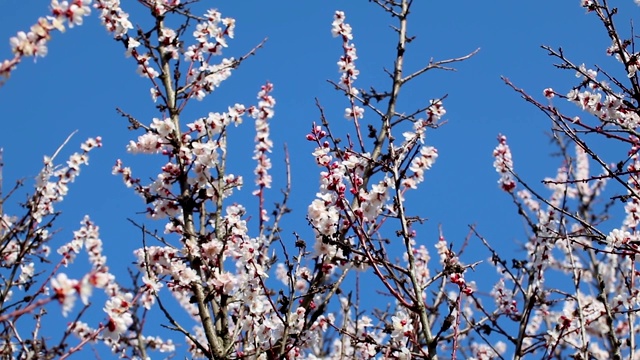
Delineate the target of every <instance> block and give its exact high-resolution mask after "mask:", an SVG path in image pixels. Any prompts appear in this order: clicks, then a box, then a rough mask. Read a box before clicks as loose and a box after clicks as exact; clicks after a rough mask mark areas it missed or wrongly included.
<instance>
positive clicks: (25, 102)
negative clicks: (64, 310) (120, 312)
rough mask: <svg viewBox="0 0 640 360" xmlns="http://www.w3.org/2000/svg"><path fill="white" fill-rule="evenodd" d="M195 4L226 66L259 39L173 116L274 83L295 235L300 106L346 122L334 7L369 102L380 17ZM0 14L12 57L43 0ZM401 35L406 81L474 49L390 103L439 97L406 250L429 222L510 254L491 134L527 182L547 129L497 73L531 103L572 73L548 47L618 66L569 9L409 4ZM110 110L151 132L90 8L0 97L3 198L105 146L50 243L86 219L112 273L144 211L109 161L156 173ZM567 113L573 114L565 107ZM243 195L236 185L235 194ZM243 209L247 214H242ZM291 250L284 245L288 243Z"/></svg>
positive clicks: (593, 24) (373, 10)
mask: <svg viewBox="0 0 640 360" xmlns="http://www.w3.org/2000/svg"><path fill="white" fill-rule="evenodd" d="M124 3H129V2H124ZM206 3H207V6H212V7H216V8H218V9H219V10H220V11H221V12H222V13H223V15H224V16H229V17H233V18H235V19H236V21H237V23H236V24H237V27H236V39H235V40H233V41H232V42H231V43H230V47H229V48H228V49H227V50H226V53H225V55H226V56H231V55H233V56H240V55H243V54H244V53H246V52H247V51H248V50H249V49H251V48H252V47H253V46H254V45H256V44H257V43H259V42H260V41H261V40H262V39H264V38H268V41H267V43H266V45H265V47H264V48H263V49H261V50H260V51H258V53H257V56H254V57H252V58H250V59H249V60H248V61H246V62H245V63H243V64H242V66H241V67H240V68H239V69H238V70H237V71H236V72H235V73H234V75H233V76H232V77H231V78H230V79H229V80H228V81H227V82H225V83H224V84H223V85H222V87H221V88H220V89H219V90H217V91H216V92H215V93H214V94H213V95H212V96H209V97H207V98H206V99H205V101H203V102H201V103H197V104H194V103H192V104H191V105H193V106H192V107H191V108H190V109H189V110H188V111H187V112H185V114H184V116H183V119H184V120H185V121H190V120H193V119H195V118H196V117H199V116H202V115H203V114H206V113H207V112H209V111H224V110H226V107H227V106H228V105H232V104H233V103H236V102H239V103H244V104H247V105H250V104H253V103H255V100H254V99H255V95H256V93H257V91H258V90H259V88H260V85H262V84H263V83H264V82H265V81H267V80H268V81H270V82H272V83H274V85H275V91H274V93H273V95H274V97H275V98H276V101H277V105H276V108H275V111H276V116H275V118H274V119H273V121H272V123H271V129H272V137H273V140H274V143H275V151H274V154H273V156H272V161H273V163H274V169H273V170H272V174H273V176H274V189H273V190H272V196H273V197H272V199H273V200H276V199H279V191H278V189H279V188H280V187H282V186H284V182H283V181H284V171H283V167H282V161H281V160H282V150H281V149H282V145H283V144H284V143H286V144H287V145H288V147H289V150H290V152H291V154H292V159H291V163H292V180H293V197H292V202H291V203H290V207H291V208H292V209H293V213H292V214H291V215H290V216H289V217H288V219H287V222H286V223H285V229H284V231H283V234H284V236H290V234H291V233H292V231H297V232H299V233H303V234H304V233H307V234H309V233H310V230H309V229H308V227H307V225H306V221H305V220H304V216H305V214H306V209H307V206H308V204H309V203H310V202H311V200H312V199H313V198H314V195H315V192H316V191H317V174H318V172H319V171H318V169H317V168H316V166H315V165H314V162H313V158H312V156H311V152H312V151H313V146H312V144H310V143H309V142H307V141H306V140H305V138H304V136H305V134H306V133H307V132H308V131H309V129H310V126H311V123H312V122H313V121H318V118H319V116H318V111H317V109H316V108H315V105H314V103H315V100H314V99H315V98H318V99H319V101H320V103H321V104H322V105H323V106H324V107H325V110H326V111H327V114H328V116H329V119H330V121H331V122H332V124H334V125H335V128H336V129H339V130H341V131H344V130H345V129H347V126H348V125H349V124H347V123H346V122H345V121H344V120H343V118H342V114H343V110H344V107H345V106H346V101H345V99H344V98H343V97H342V96H341V95H340V94H339V93H337V92H335V91H334V90H332V86H331V85H330V84H328V83H327V82H326V80H327V79H331V80H337V79H338V78H339V74H338V72H337V66H336V61H337V60H338V57H339V56H340V52H341V44H340V41H339V40H338V39H334V38H332V36H331V33H330V29H331V26H330V25H331V21H332V16H333V13H334V11H335V10H344V11H345V12H346V15H347V22H348V23H350V24H351V25H352V27H353V29H354V43H355V44H356V46H357V49H358V56H359V59H358V61H357V63H356V65H357V67H358V68H359V69H360V72H361V75H360V77H359V79H358V80H357V81H356V86H358V87H361V88H369V87H370V86H372V85H373V86H376V87H377V89H380V90H383V89H385V87H384V86H387V85H388V83H389V80H388V78H387V77H386V75H385V74H384V72H383V68H387V69H389V68H391V66H392V60H393V57H394V55H395V49H394V42H393V41H394V33H393V31H392V30H391V29H390V28H389V25H390V24H391V20H390V18H388V17H387V16H386V14H384V13H383V12H382V11H381V10H380V9H379V8H378V7H376V6H374V5H372V4H370V3H368V2H367V1H364V0H358V1H356V0H352V1H311V0H309V1H292V0H283V1H214V2H211V1H207V2H206ZM614 3H616V4H615V5H616V6H618V7H619V8H620V12H621V15H620V17H619V20H618V21H619V24H620V25H621V26H622V28H624V27H625V26H627V24H628V23H627V22H626V20H627V19H629V18H631V17H633V16H634V15H635V14H636V13H637V12H638V11H639V9H638V8H637V7H636V6H635V5H634V4H633V2H632V1H630V0H629V1H617V2H614ZM3 5H4V11H2V12H0V24H1V25H0V39H5V43H4V44H5V45H4V46H0V58H2V59H4V58H9V57H11V53H10V46H9V41H8V40H9V38H10V37H11V36H14V35H15V33H16V32H17V31H19V30H27V29H28V28H29V27H30V26H31V25H32V24H33V23H34V22H35V21H36V19H37V18H38V17H39V16H41V15H44V14H45V13H46V11H47V6H48V5H47V2H45V1H39V2H35V1H23V0H5V1H4V2H3ZM197 8H198V9H201V12H203V11H204V9H205V7H204V6H203V5H198V7H197ZM125 10H127V11H130V12H131V13H132V16H131V20H132V21H133V22H134V23H136V22H137V21H138V20H140V21H147V18H146V17H145V16H146V14H144V13H143V12H141V11H140V7H138V6H133V7H131V8H125ZM196 12H197V11H196ZM409 32H410V34H411V35H415V36H416V37H417V38H416V40H415V41H413V42H412V43H411V45H410V47H409V50H408V52H407V59H408V60H407V69H408V70H411V69H417V68H419V67H421V66H423V65H424V64H426V63H427V62H428V61H429V59H430V58H432V57H433V58H434V59H436V60H438V59H445V58H450V57H457V56H461V55H465V54H467V53H469V52H471V51H473V50H475V49H476V48H480V49H481V50H480V52H479V53H478V55H476V56H475V57H473V58H472V59H470V60H468V61H466V62H464V63H460V64H457V65H456V67H457V68H458V70H459V71H457V72H433V73H428V74H427V75H426V76H424V77H423V78H422V79H420V80H418V81H416V82H415V83H413V84H411V85H410V86H409V87H408V88H407V89H405V91H404V92H403V93H402V94H401V101H400V106H401V110H402V111H407V112H410V111H412V110H413V109H415V108H418V107H421V106H423V105H424V104H426V103H428V101H429V100H430V99H433V98H440V97H442V96H443V95H445V94H447V95H448V97H447V99H446V100H445V102H444V106H445V108H446V109H447V114H446V116H445V117H444V118H445V119H446V120H448V123H447V124H446V125H445V126H443V127H442V128H440V129H438V130H436V131H431V132H429V133H428V135H427V143H428V144H429V145H433V146H435V147H436V148H437V149H438V151H439V158H438V161H437V162H436V165H435V166H434V168H433V169H432V170H431V171H430V172H428V173H427V176H426V178H427V180H426V182H425V183H423V184H422V186H421V190H420V191H419V192H418V193H416V194H415V195H414V196H412V200H414V201H413V202H412V203H410V206H413V208H410V209H411V212H412V213H414V214H420V215H422V216H425V217H427V218H428V219H429V221H428V222H427V224H426V225H425V226H423V227H422V228H420V229H419V231H420V234H421V237H420V240H419V241H420V242H424V243H426V244H428V247H429V248H430V250H433V247H432V245H433V244H434V243H435V241H436V239H437V232H438V225H442V227H443V229H444V233H445V235H446V236H447V238H448V240H450V241H453V242H455V243H457V244H460V243H461V242H462V241H463V239H464V237H465V236H466V234H467V232H468V227H467V225H468V224H477V226H478V229H479V230H480V232H481V233H482V234H483V235H485V236H486V237H487V238H488V239H490V240H491V241H492V243H493V244H494V245H495V246H498V247H499V248H504V249H505V251H510V250H509V249H513V248H515V247H516V242H517V241H522V240H523V239H524V232H523V225H522V223H521V221H519V217H518V216H517V214H516V210H515V209H514V207H513V206H512V204H511V202H510V200H509V199H508V197H507V196H506V195H505V194H503V193H502V192H501V191H500V190H499V189H498V186H497V183H496V181H497V179H498V176H497V174H496V173H495V171H494V169H493V167H492V162H493V159H492V157H491V152H492V150H493V148H494V147H495V145H496V136H497V134H498V133H503V134H505V135H507V136H508V138H509V142H510V145H511V147H512V151H513V154H514V160H515V167H516V170H517V171H518V172H519V173H520V175H521V176H523V177H524V178H526V179H528V180H530V181H531V182H532V183H534V184H539V180H541V179H542V178H544V177H546V176H554V175H555V169H556V168H557V167H558V166H559V165H560V162H559V160H558V159H557V158H551V157H550V156H549V154H550V153H551V152H552V151H553V150H554V149H553V148H551V147H550V146H549V142H548V139H547V138H546V136H545V134H544V132H545V131H546V130H547V129H548V128H549V122H548V120H547V119H546V118H545V117H544V116H541V115H542V114H541V113H540V112H539V111H537V110H536V109H535V108H533V107H532V106H530V105H528V104H526V103H525V102H524V101H522V100H520V99H519V97H518V95H517V94H515V93H514V92H513V91H512V90H510V89H509V88H508V87H507V86H505V85H504V84H503V82H502V81H501V80H500V76H506V77H508V78H510V79H511V80H512V81H513V82H514V83H515V84H516V85H517V86H519V87H522V88H524V89H526V90H528V91H529V92H530V93H532V94H534V95H536V96H539V97H540V98H541V97H542V96H541V92H542V89H544V88H546V87H550V86H551V87H554V88H555V89H557V90H558V91H559V92H566V91H568V90H569V89H570V87H571V86H572V85H574V84H575V78H574V76H573V73H571V72H566V71H565V72H563V71H560V70H557V69H554V68H553V66H552V63H553V62H554V60H553V59H552V58H550V57H549V56H547V55H546V53H545V51H544V50H542V49H540V45H543V44H544V45H551V46H553V47H557V46H562V48H563V49H564V51H565V53H566V54H568V55H569V56H570V58H571V59H572V60H573V61H574V62H575V63H582V62H585V63H586V64H587V65H588V66H589V65H593V64H599V65H602V66H604V67H606V68H618V63H617V62H616V61H615V60H614V59H612V58H608V57H606V56H605V50H606V47H607V46H608V45H609V40H608V38H607V37H606V32H605V31H604V30H603V29H602V26H601V24H599V22H598V21H597V19H596V18H595V16H593V15H590V14H586V12H585V10H584V9H582V8H581V7H580V6H579V1H577V0H574V1H555V0H543V1H508V0H496V1H484V2H479V1H460V0H457V1H453V0H452V1H438V2H432V1H416V2H415V5H414V10H413V13H412V15H411V18H410V20H409ZM0 44H2V42H0ZM115 107H120V108H122V109H123V110H125V111H127V112H129V113H131V114H133V115H134V116H136V117H137V118H138V119H140V120H142V121H148V122H150V121H151V118H152V117H154V116H157V112H156V111H155V109H154V107H153V103H152V102H151V100H150V97H149V83H148V81H147V80H146V79H143V78H140V77H139V76H138V75H137V74H136V73H135V65H134V63H133V61H132V59H125V57H124V50H123V48H122V45H121V44H119V43H116V42H115V41H113V40H112V39H111V37H110V36H109V34H108V33H107V32H106V30H105V29H104V28H103V27H102V26H101V25H100V23H99V21H98V19H97V16H96V13H95V11H94V14H93V15H92V16H91V17H90V18H87V19H86V20H85V24H84V25H83V26H80V27H77V28H74V29H70V30H68V31H67V32H66V33H64V34H60V33H56V34H55V35H54V38H53V40H52V41H51V42H50V43H49V54H48V55H47V56H46V57H45V58H39V59H38V61H37V63H33V61H31V60H27V61H24V62H23V63H22V64H20V66H19V67H18V69H17V70H16V71H14V73H13V75H12V77H11V79H10V80H9V81H8V82H7V83H6V84H5V85H4V87H2V88H0V115H1V118H2V124H3V125H2V126H3V127H2V131H0V147H2V148H3V149H4V162H5V164H6V166H5V168H4V169H3V177H4V179H3V181H4V184H3V185H4V188H5V189H6V188H8V187H9V186H10V185H11V184H12V183H13V182H14V181H16V180H17V179H20V178H27V179H32V178H33V176H34V175H35V174H36V173H37V171H38V170H39V168H40V167H41V161H42V156H43V155H44V154H52V153H53V152H54V151H55V149H56V148H57V147H58V146H59V145H60V144H61V143H62V141H63V140H64V139H65V138H66V137H67V136H68V135H69V134H70V133H71V132H73V131H76V130H77V131H78V133H77V134H76V135H75V137H74V138H73V140H72V141H71V142H70V144H69V145H68V147H67V148H66V151H67V153H66V154H68V153H70V152H72V151H76V149H78V147H79V144H80V143H81V142H82V141H83V140H84V139H85V138H87V137H90V136H97V135H100V136H102V138H103V142H104V146H103V148H101V149H98V150H95V151H93V152H92V153H91V159H90V166H89V167H88V168H84V169H83V171H82V174H81V176H80V177H79V179H78V180H77V182H76V183H75V184H74V185H73V187H72V188H71V192H70V195H69V196H68V197H67V199H66V200H65V201H64V203H63V204H62V205H61V206H60V207H59V209H60V210H63V211H64V215H63V217H62V218H61V219H60V221H59V222H58V223H57V226H59V227H60V228H61V230H62V231H61V232H60V233H59V236H60V237H59V239H58V240H57V241H59V244H62V243H63V242H66V241H68V240H69V239H70V237H71V231H73V230H75V229H76V228H77V227H78V224H79V222H80V220H81V219H82V217H83V216H84V214H89V215H91V217H92V219H93V220H94V221H95V222H96V223H97V224H98V225H99V226H100V227H101V234H102V239H103V241H104V243H105V247H106V248H107V249H106V255H107V256H108V262H109V264H110V266H111V267H112V268H120V269H123V268H124V267H126V266H128V265H129V264H130V263H131V262H132V261H133V260H134V258H133V255H132V254H131V250H133V249H134V248H136V247H138V246H139V245H140V237H139V232H138V231H136V230H135V229H134V228H132V226H131V225H130V224H129V223H128V222H127V220H126V218H128V217H130V218H135V219H138V220H140V221H143V220H144V216H141V215H139V214H138V213H139V212H141V211H144V208H145V205H144V204H143V203H142V202H141V201H140V199H139V198H138V197H137V196H136V195H135V194H133V193H132V192H131V191H130V190H129V189H127V188H126V187H125V186H124V185H123V184H122V181H121V179H120V178H118V177H115V176H112V175H111V167H112V166H113V164H114V162H115V160H116V159H117V158H123V159H125V162H126V163H128V164H131V166H132V167H133V170H134V173H137V174H139V175H141V176H143V175H144V176H154V175H155V173H156V171H155V168H154V167H153V166H155V165H157V163H154V161H150V158H148V157H132V156H130V155H127V154H126V151H125V146H126V144H127V143H128V141H129V140H130V139H134V138H135V137H137V136H138V135H139V134H137V133H136V134H134V133H132V132H130V131H129V130H127V125H128V124H127V122H126V121H125V119H123V118H121V117H119V116H118V114H117V113H116V112H115V110H114V109H115ZM569 109H571V111H573V113H574V114H578V111H577V109H572V108H571V107H569ZM369 115H371V114H370V113H369ZM190 117H191V118H190ZM369 119H372V118H369ZM366 120H367V115H365V122H366ZM372 121H375V120H372ZM234 137H235V139H234ZM251 139H253V128H252V126H251V125H250V123H249V122H247V123H246V124H245V126H244V129H239V130H238V131H237V132H236V133H235V134H232V139H231V141H235V142H234V143H232V144H231V145H230V146H231V149H232V150H233V149H234V148H235V149H237V151H238V158H237V163H234V164H233V166H234V167H235V171H236V172H237V173H239V174H242V175H244V176H245V179H246V180H247V183H249V180H252V179H253V174H252V170H253V167H254V162H253V161H251V155H252V151H253V147H252V145H251V146H249V145H248V144H249V143H250V141H249V140H251ZM66 154H65V155H66ZM157 161H158V162H159V161H160V159H158V160H157ZM28 189H30V188H29V187H27V188H25V189H24V190H21V191H20V192H19V194H18V196H17V197H16V198H15V199H14V200H21V199H23V194H24V193H25V192H26V191H27V190H28ZM251 190H252V189H251V188H250V187H246V188H245V189H244V193H245V194H250V192H251ZM246 198H247V199H251V196H250V195H247V196H246ZM252 200H253V199H251V200H250V201H252ZM254 204H255V202H254V203H246V204H245V205H246V206H247V207H248V208H249V209H251V208H252V207H251V206H252V205H254ZM290 240H291V242H293V238H292V237H291V236H290ZM478 248H479V247H475V246H473V247H472V248H471V249H472V250H474V249H478ZM479 256H482V259H484V258H485V256H486V254H485V253H478V256H472V258H474V259H478V257H479ZM485 271H491V270H490V269H486V270H485ZM486 290H487V291H489V290H490V289H489V288H488V289H486Z"/></svg>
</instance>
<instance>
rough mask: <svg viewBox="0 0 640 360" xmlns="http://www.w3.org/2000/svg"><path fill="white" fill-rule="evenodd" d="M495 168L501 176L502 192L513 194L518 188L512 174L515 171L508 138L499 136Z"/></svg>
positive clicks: (495, 151) (494, 151) (499, 182)
mask: <svg viewBox="0 0 640 360" xmlns="http://www.w3.org/2000/svg"><path fill="white" fill-rule="evenodd" d="M493 157H494V158H495V161H494V162H493V167H494V168H495V169H496V171H497V172H498V174H500V180H498V184H500V187H501V188H502V190H504V191H506V192H512V191H513V189H515V187H516V182H515V180H514V178H513V175H512V174H511V172H512V171H513V159H512V158H511V149H510V148H509V145H508V144H507V137H506V136H504V135H498V146H496V148H495V150H493Z"/></svg>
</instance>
